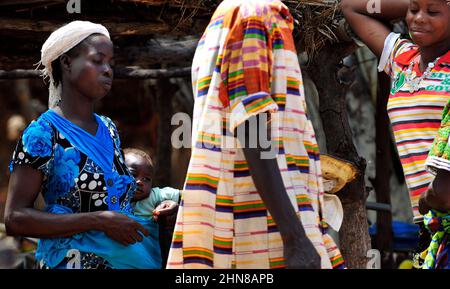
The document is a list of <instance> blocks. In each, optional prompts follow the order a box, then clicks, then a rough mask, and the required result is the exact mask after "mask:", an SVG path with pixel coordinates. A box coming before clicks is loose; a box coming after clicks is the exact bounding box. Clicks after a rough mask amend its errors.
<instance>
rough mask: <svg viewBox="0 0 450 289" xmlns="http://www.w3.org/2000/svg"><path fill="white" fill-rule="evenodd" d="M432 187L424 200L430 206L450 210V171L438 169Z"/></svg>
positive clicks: (440, 209)
mask: <svg viewBox="0 0 450 289" xmlns="http://www.w3.org/2000/svg"><path fill="white" fill-rule="evenodd" d="M431 187H432V188H430V189H428V191H427V192H426V193H425V196H424V198H422V202H425V204H426V205H427V206H428V208H432V209H436V210H439V211H450V172H449V171H446V170H438V172H437V174H436V178H435V179H434V181H433V183H432V185H431ZM421 213H422V212H421Z"/></svg>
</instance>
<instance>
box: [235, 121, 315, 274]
mask: <svg viewBox="0 0 450 289" xmlns="http://www.w3.org/2000/svg"><path fill="white" fill-rule="evenodd" d="M253 118H254V117H253ZM246 124H247V123H244V124H242V125H246ZM260 125H264V126H267V124H266V123H264V122H260ZM253 129H255V128H253ZM264 129H265V130H267V127H266V128H264ZM245 131H246V134H245V136H239V135H238V138H239V141H240V143H241V144H245V143H247V141H248V139H249V134H248V131H249V129H248V128H247V129H246V130H245ZM257 137H258V140H259V136H257ZM258 144H259V141H258ZM263 151H264V149H262V148H261V146H260V145H258V147H257V148H248V147H245V146H244V145H243V152H244V155H245V158H246V160H247V163H248V166H249V170H250V174H251V176H252V179H253V182H254V183H255V186H256V189H257V190H258V193H259V194H260V196H261V199H262V200H263V201H264V204H265V205H266V208H267V209H268V211H269V212H270V214H271V215H272V217H273V219H274V221H275V223H276V224H277V228H278V230H279V231H280V234H281V237H282V239H283V243H284V246H285V249H284V255H285V261H286V266H287V267H288V268H320V257H319V255H318V254H317V252H316V250H315V248H314V246H313V245H312V243H311V241H310V240H309V239H308V238H307V236H306V233H305V230H304V228H303V226H302V223H301V221H300V218H299V217H298V216H297V214H296V212H295V210H294V208H293V206H292V203H291V201H290V199H289V197H288V195H287V192H286V190H285V187H284V184H283V180H282V177H281V174H280V169H279V167H278V163H277V160H276V158H272V159H262V158H261V152H263Z"/></svg>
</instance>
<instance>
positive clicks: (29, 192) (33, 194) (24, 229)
mask: <svg viewBox="0 0 450 289" xmlns="http://www.w3.org/2000/svg"><path fill="white" fill-rule="evenodd" d="M42 180H43V175H42V173H41V172H40V171H38V170H36V169H34V168H32V167H30V166H17V167H16V168H15V169H14V171H13V172H12V174H11V178H10V181H9V189H8V197H7V201H6V208H5V225H6V230H7V233H8V235H11V236H27V237H36V238H53V237H69V236H72V235H74V234H77V233H81V232H86V231H90V230H99V231H103V232H105V234H107V235H108V236H109V237H110V238H112V239H114V240H116V241H118V242H120V243H122V244H123V245H127V244H132V243H135V242H136V241H141V240H142V237H141V236H140V235H139V234H138V233H137V232H136V230H140V231H141V232H143V233H144V234H145V235H148V234H149V233H148V232H147V231H146V230H145V229H144V228H143V227H142V226H141V225H140V224H139V223H137V222H135V221H134V220H132V219H130V218H128V217H126V216H125V215H123V214H120V213H115V212H110V211H101V212H94V213H80V214H61V215H60V214H50V213H47V212H43V211H40V210H37V209H34V208H33V205H34V202H35V200H36V198H37V196H38V194H39V192H40V189H41V185H42ZM119 228H120V229H119Z"/></svg>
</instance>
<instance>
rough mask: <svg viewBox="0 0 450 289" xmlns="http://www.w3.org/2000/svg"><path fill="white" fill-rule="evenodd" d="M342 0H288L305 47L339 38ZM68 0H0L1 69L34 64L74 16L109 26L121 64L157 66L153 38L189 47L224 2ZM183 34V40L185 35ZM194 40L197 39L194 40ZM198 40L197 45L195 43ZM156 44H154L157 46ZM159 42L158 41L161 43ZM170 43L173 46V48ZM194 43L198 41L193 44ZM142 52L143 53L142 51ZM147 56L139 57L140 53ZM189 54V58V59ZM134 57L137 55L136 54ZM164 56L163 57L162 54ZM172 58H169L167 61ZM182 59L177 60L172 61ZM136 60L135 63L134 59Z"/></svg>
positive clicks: (309, 48) (310, 52)
mask: <svg viewBox="0 0 450 289" xmlns="http://www.w3.org/2000/svg"><path fill="white" fill-rule="evenodd" d="M338 1H339V0H284V1H283V2H284V3H286V5H287V6H288V7H289V8H290V11H291V13H292V15H293V16H294V18H295V22H296V31H295V35H296V36H297V37H298V36H300V37H301V38H300V37H298V38H297V39H301V44H300V46H299V47H300V49H302V50H305V51H307V52H308V55H309V56H312V55H314V53H315V52H317V50H318V49H320V48H321V47H323V46H324V45H326V43H328V42H329V41H335V40H336V39H337V37H336V36H335V32H334V29H335V28H336V26H337V24H336V23H337V20H339V19H341V18H342V17H341V16H340V15H339V13H337V12H338V10H337V3H338ZM67 2H68V1H67V0H16V1H14V0H2V1H1V2H0V38H2V39H4V40H6V41H3V43H2V45H1V46H0V69H6V70H8V69H17V68H31V65H32V64H33V63H36V62H37V61H38V59H39V51H40V48H41V45H42V43H43V42H44V41H45V39H46V38H47V37H48V35H49V33H50V32H52V31H54V30H55V29H56V28H57V27H59V26H61V25H62V24H64V23H67V22H69V21H72V20H76V19H81V20H90V21H94V22H100V23H102V24H104V25H105V26H106V27H107V28H108V30H109V31H110V33H111V35H112V37H113V40H114V43H115V44H116V45H117V46H118V47H119V48H120V49H118V51H120V53H121V54H123V55H121V54H119V55H118V56H119V57H118V58H119V61H118V63H119V65H120V64H121V62H122V60H123V63H124V64H125V63H128V64H130V65H139V64H140V62H142V61H143V63H142V64H144V65H145V66H148V65H152V64H153V63H154V64H156V62H155V61H156V60H157V59H156V58H155V59H154V60H155V61H153V60H152V59H151V58H152V56H151V53H148V50H149V49H147V54H145V53H144V52H145V51H144V52H143V51H142V49H143V47H144V49H145V47H148V46H150V47H154V46H155V45H154V43H153V44H152V43H150V44H149V41H151V40H150V39H154V38H155V37H161V36H164V37H169V38H170V39H171V40H172V41H174V43H175V42H177V41H178V40H182V41H184V42H186V41H187V42H188V43H189V44H190V46H189V47H188V48H187V49H186V50H187V51H188V52H189V53H193V50H194V47H191V46H193V45H192V43H193V42H195V41H193V39H194V40H195V39H196V38H197V39H198V36H199V34H200V33H202V32H203V30H204V29H205V27H206V25H207V24H208V21H209V19H210V17H211V14H212V13H213V11H214V10H215V8H216V7H217V5H218V4H219V3H220V2H221V1H220V0H96V1H87V0H81V13H80V14H77V13H74V14H69V13H68V12H67V10H66V5H67ZM186 36H187V38H186ZM180 37H181V38H180ZM191 42H192V43H191ZM194 44H195V43H194ZM152 45H153V46H152ZM158 45H159V44H158ZM170 46H171V45H169V47H170ZM194 46H195V45H194ZM142 53H143V54H142ZM138 54H139V55H141V54H142V55H143V56H142V57H135V56H136V55H138ZM189 56H190V55H188V56H186V57H185V58H186V59H187V58H189ZM133 57H134V58H133ZM159 59H160V58H159ZM167 61H168V62H170V59H169V60H167ZM176 61H178V59H177V58H174V61H173V62H176ZM130 62H131V63H130Z"/></svg>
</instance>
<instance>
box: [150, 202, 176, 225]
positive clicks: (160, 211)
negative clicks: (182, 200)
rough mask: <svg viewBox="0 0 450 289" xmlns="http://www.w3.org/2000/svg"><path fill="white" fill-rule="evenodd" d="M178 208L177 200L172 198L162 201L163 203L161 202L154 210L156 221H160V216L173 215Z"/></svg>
mask: <svg viewBox="0 0 450 289" xmlns="http://www.w3.org/2000/svg"><path fill="white" fill-rule="evenodd" d="M177 209H178V203H177V202H174V201H171V200H166V201H162V202H161V204H159V206H157V207H156V208H155V210H154V211H153V219H154V220H155V221H158V216H160V215H161V216H167V215H171V214H173V213H175V212H176V211H177Z"/></svg>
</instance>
